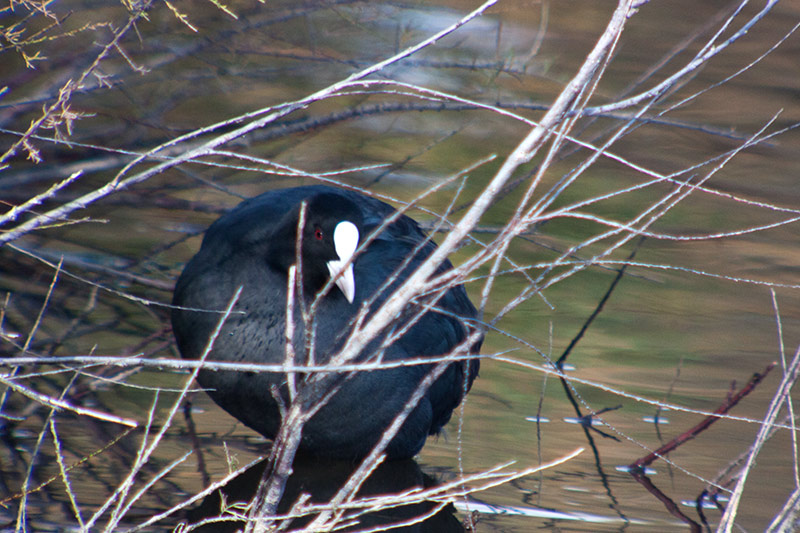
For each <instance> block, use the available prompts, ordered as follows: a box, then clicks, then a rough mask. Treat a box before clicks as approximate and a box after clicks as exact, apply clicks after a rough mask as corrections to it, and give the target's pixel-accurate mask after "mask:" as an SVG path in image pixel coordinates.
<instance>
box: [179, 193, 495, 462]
mask: <svg viewBox="0 0 800 533" xmlns="http://www.w3.org/2000/svg"><path fill="white" fill-rule="evenodd" d="M303 201H305V206H306V207H305V211H304V216H305V224H304V225H303V233H302V240H301V242H302V253H301V270H302V279H303V284H302V293H303V296H304V302H300V301H299V300H297V302H296V304H295V305H294V317H295V337H294V339H295V340H294V347H295V357H296V361H295V362H296V364H303V362H305V361H307V359H308V357H309V354H307V353H304V350H303V347H304V346H305V334H306V333H307V331H306V330H305V328H304V324H303V321H302V318H301V312H300V311H301V303H302V304H304V305H305V307H306V309H307V310H308V309H310V306H311V303H312V302H313V301H314V297H315V295H316V294H317V293H318V292H319V291H320V290H321V289H322V288H323V287H324V286H325V284H326V283H327V282H328V280H329V279H330V278H331V275H332V274H333V275H336V274H337V272H338V270H332V269H331V267H330V266H329V263H330V262H334V263H335V262H336V261H338V260H339V259H341V258H340V257H339V256H338V255H337V249H338V248H340V247H341V242H334V239H333V237H334V234H335V233H337V232H338V231H339V230H338V228H339V227H340V226H339V224H340V222H342V221H348V222H350V223H352V225H353V226H354V227H355V228H357V229H358V236H359V243H362V242H364V241H365V240H366V239H367V237H368V236H369V235H370V234H371V233H372V232H373V230H375V229H376V228H378V227H379V226H381V224H382V223H383V222H384V220H385V219H386V218H388V217H390V216H392V215H393V214H394V213H395V210H394V208H392V207H391V206H390V205H388V204H386V203H383V202H381V201H379V200H376V199H373V198H369V197H367V196H364V195H361V194H358V193H355V192H352V191H346V190H339V189H335V188H332V187H328V186H321V185H318V186H309V187H297V188H291V189H282V190H274V191H269V192H267V193H264V194H262V195H260V196H257V197H255V198H251V199H249V200H246V201H244V202H242V203H241V204H239V205H238V206H237V207H235V208H234V209H233V210H231V211H230V212H228V213H227V214H225V215H224V216H222V217H221V218H220V219H219V220H217V221H216V222H214V224H212V225H211V227H210V228H209V229H208V231H207V232H206V235H205V238H204V239H203V244H202V246H201V248H200V251H199V252H198V253H197V255H195V256H194V258H192V260H191V261H190V262H189V263H188V264H187V265H186V267H185V269H184V271H183V273H182V274H181V276H180V278H179V279H178V282H177V285H176V288H175V294H174V299H173V304H174V305H175V306H176V307H175V308H174V309H173V312H172V324H173V330H174V332H175V337H176V339H177V342H178V347H179V349H180V352H181V354H182V355H183V357H184V358H189V359H197V358H199V357H200V356H201V355H202V353H203V351H204V349H205V347H206V345H207V343H208V340H209V337H210V336H211V333H212V331H213V330H214V329H215V327H216V326H217V324H218V322H219V320H220V318H221V314H220V313H219V312H218V311H220V310H223V309H225V307H226V306H227V304H228V302H229V301H230V299H231V297H232V296H233V294H234V293H235V292H236V290H237V289H238V287H240V286H242V287H243V290H242V292H241V295H240V297H239V299H238V301H237V304H236V306H235V308H234V312H233V313H232V314H231V315H230V316H229V317H228V318H227V320H226V322H225V324H224V326H223V328H222V330H221V332H220V334H219V336H218V338H217V339H216V341H215V343H214V345H213V349H212V351H211V352H210V353H209V355H208V360H216V361H229V362H260V363H272V364H280V363H283V361H284V359H285V357H286V355H285V353H286V350H285V348H286V346H285V335H286V308H287V305H286V300H287V271H288V269H289V267H290V266H291V265H293V264H295V262H296V257H297V255H296V230H297V227H298V219H299V217H300V206H301V204H302V203H303ZM342 233H344V232H342ZM337 238H338V237H337ZM340 240H341V239H340ZM345 240H346V239H345ZM435 248H436V245H435V244H434V243H433V242H432V241H430V240H427V237H426V235H425V233H424V232H423V231H422V230H421V229H420V228H419V226H418V225H417V223H416V222H415V221H414V220H412V219H411V218H409V217H407V216H400V217H399V218H398V219H396V220H395V221H393V222H392V223H390V224H388V225H386V226H385V227H384V228H383V229H382V230H381V231H380V233H379V234H377V236H376V237H375V238H374V239H373V240H372V241H371V242H369V244H368V245H367V247H366V248H365V249H364V250H361V251H360V252H359V253H357V255H356V258H355V260H354V262H353V278H352V279H353V281H354V286H355V287H354V288H355V291H354V293H351V294H350V295H349V296H348V295H347V294H346V293H347V287H346V283H342V280H344V278H345V277H346V276H345V275H342V276H341V278H340V279H339V281H340V283H338V284H337V285H338V286H332V287H331V288H330V289H329V290H328V291H327V292H326V293H325V294H324V296H322V297H321V300H320V301H319V302H318V304H317V305H316V306H315V309H316V311H315V315H314V322H313V324H314V346H315V347H316V349H315V352H314V354H313V356H314V361H315V362H316V363H317V364H321V363H326V362H327V361H328V360H329V358H330V356H331V354H334V353H336V351H337V350H338V349H339V348H340V347H341V345H342V343H343V342H344V341H345V339H346V338H347V334H348V332H349V331H350V328H351V326H352V319H353V317H354V316H355V315H356V314H357V312H358V310H359V309H360V307H361V305H362V303H363V302H365V301H370V302H371V303H370V309H377V308H378V307H379V306H380V305H381V303H383V302H384V301H385V300H386V298H388V297H390V296H391V294H392V292H393V290H394V289H396V288H397V287H398V286H399V285H400V284H401V283H402V282H403V281H404V280H405V279H406V278H407V277H408V276H409V275H410V274H411V273H412V272H413V271H414V269H415V268H416V267H417V266H418V265H419V264H420V263H421V262H422V261H424V260H425V258H426V257H428V256H429V255H430V254H431V253H432V252H433V250H434V249H435ZM450 268H452V265H451V264H450V263H449V262H445V263H444V264H443V265H442V266H441V267H440V269H439V272H441V271H444V270H447V269H450ZM387 280H391V282H390V283H388V284H387V283H386V282H387ZM340 287H341V288H340ZM350 297H352V299H353V301H352V302H350V301H348V300H349V298H350ZM435 306H436V308H437V309H438V311H437V310H436V309H432V310H429V311H427V312H425V313H424V314H422V315H421V316H418V315H419V313H418V311H419V310H420V309H421V308H420V307H419V304H413V305H409V306H408V308H407V309H406V311H405V312H404V313H403V314H402V316H399V317H398V318H397V320H396V321H395V323H394V324H393V325H392V326H391V327H390V328H387V329H388V330H389V331H385V332H383V334H382V335H381V336H379V337H378V338H377V339H375V340H374V341H372V343H371V344H369V345H368V346H367V347H366V348H365V349H364V350H363V352H362V353H361V354H359V357H358V360H359V361H365V360H369V359H370V358H373V359H374V358H375V357H377V356H380V357H381V358H382V360H383V361H397V360H403V359H414V358H419V357H423V358H424V357H433V356H440V355H446V354H448V353H450V352H451V351H452V350H453V348H454V347H455V346H457V345H458V344H459V343H461V342H462V341H464V340H465V339H466V338H467V336H468V334H469V331H468V327H467V326H466V325H465V321H468V320H470V319H474V318H475V316H476V310H475V307H474V306H473V305H472V303H471V302H470V301H469V299H468V297H467V294H466V292H465V290H464V288H463V287H462V286H456V287H453V288H450V289H449V290H447V291H446V292H445V293H444V294H443V295H441V297H440V298H438V300H436V302H435ZM192 309H194V310H192ZM199 310H205V311H199ZM415 315H417V316H416V318H415V321H414V322H413V323H411V324H410V325H409V322H408V320H409V319H410V318H411V317H415ZM403 329H405V331H404V332H403V334H402V335H401V336H400V337H399V338H398V339H396V340H395V341H394V342H392V343H391V344H390V345H389V346H387V347H385V348H384V349H383V350H380V353H378V352H379V350H378V349H379V347H380V345H381V342H382V340H383V339H384V338H385V336H386V335H387V334H391V333H392V332H394V331H402V330H403ZM480 343H481V341H480V340H479V341H478V342H476V343H475V344H474V345H473V346H472V347H471V353H473V354H477V353H478V350H479V348H480ZM478 365H479V364H478V360H477V358H476V359H472V360H470V361H469V362H464V361H459V362H454V363H451V364H450V365H449V366H448V367H447V369H446V370H445V371H444V373H443V374H442V375H441V376H440V377H439V378H438V379H437V380H436V381H435V382H434V383H433V384H432V386H431V387H430V388H429V389H428V391H427V392H426V394H425V396H424V397H423V398H422V400H421V401H420V402H419V404H418V405H417V406H416V408H415V409H414V410H413V412H412V413H411V414H410V416H409V417H408V418H407V419H406V421H405V423H404V424H403V426H402V428H401V429H400V431H399V432H398V433H397V435H396V436H395V437H394V438H393V440H392V441H391V442H390V444H389V446H388V447H387V448H386V452H387V454H388V456H389V457H391V458H405V457H410V456H413V455H415V454H416V453H417V452H418V451H419V450H420V449H421V448H422V445H423V444H424V442H425V439H426V438H427V436H428V435H432V434H436V433H438V432H439V431H440V430H441V428H442V427H443V426H444V425H445V424H446V423H447V422H448V420H449V419H450V416H451V414H452V411H453V409H455V407H456V406H458V404H459V403H460V401H461V399H462V397H463V394H464V392H465V390H468V389H469V387H470V386H471V385H472V381H473V380H474V379H475V376H476V375H477V372H478ZM431 368H432V365H431V364H428V365H409V366H402V367H398V368H392V369H382V370H374V371H369V372H367V371H361V372H357V373H350V374H346V373H340V374H337V376H338V378H336V379H338V381H337V382H336V385H337V386H338V387H339V389H338V391H337V392H336V393H335V394H334V395H333V396H332V397H331V398H330V400H329V401H328V403H327V404H326V405H325V406H323V407H322V408H321V409H320V410H319V412H317V413H316V414H315V415H314V417H313V418H312V419H311V420H310V421H309V422H308V423H307V424H306V425H305V427H304V429H303V435H302V441H301V444H300V448H301V450H304V451H306V452H309V453H311V454H315V455H319V456H329V457H340V458H357V457H361V456H364V455H366V454H367V453H369V451H370V450H371V449H372V447H373V446H374V444H375V443H376V442H377V440H378V438H379V437H380V435H381V434H382V432H383V430H384V429H385V428H386V427H387V426H388V425H389V423H390V422H391V421H392V419H393V418H394V416H395V415H396V414H397V413H398V412H399V411H400V410H401V408H402V406H403V405H404V404H405V403H406V401H407V400H408V398H409V397H410V395H411V394H412V393H413V391H414V389H415V388H416V387H417V385H418V384H419V382H420V380H421V379H423V377H424V376H425V375H426V373H427V372H429V371H430V370H431ZM465 373H466V375H465ZM198 381H199V382H200V384H201V385H202V386H203V387H204V388H207V389H208V393H209V395H210V396H211V397H212V398H213V399H214V401H215V402H216V403H217V404H219V405H220V406H221V407H222V408H223V409H225V410H226V411H228V412H229V413H230V414H232V415H233V416H235V417H236V418H238V419H239V420H241V421H242V422H243V423H244V424H246V425H247V426H249V427H251V428H253V429H255V430H256V431H258V432H260V433H262V434H263V435H265V436H267V437H269V438H274V437H275V435H276V434H277V431H278V427H279V425H280V412H279V408H278V403H277V402H276V400H275V397H274V394H273V389H275V387H280V390H281V391H282V394H283V397H284V398H287V396H286V394H287V393H286V384H285V381H286V376H285V375H283V374H278V373H247V372H232V371H211V370H202V371H201V372H200V374H199V376H198ZM330 383H331V382H330V381H328V382H327V384H328V385H330Z"/></svg>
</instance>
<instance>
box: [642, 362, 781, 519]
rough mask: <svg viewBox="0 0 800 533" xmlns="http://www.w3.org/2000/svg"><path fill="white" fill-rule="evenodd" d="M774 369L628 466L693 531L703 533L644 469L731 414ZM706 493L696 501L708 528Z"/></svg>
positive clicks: (753, 378) (717, 503) (755, 378)
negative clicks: (705, 505)
mask: <svg viewBox="0 0 800 533" xmlns="http://www.w3.org/2000/svg"><path fill="white" fill-rule="evenodd" d="M774 367H775V363H774V362H773V363H770V364H769V365H767V367H766V368H765V369H764V371H763V372H762V373H760V374H759V373H756V374H753V377H752V378H750V381H749V382H748V383H747V385H745V386H744V387H742V388H741V389H740V390H739V391H738V392H737V393H736V394H733V395H729V396H728V398H726V399H725V401H724V402H723V403H722V405H720V406H719V407H718V408H717V409H716V410H715V411H714V413H713V414H712V415H709V416H707V417H706V418H704V419H703V420H702V421H701V422H700V423H699V424H697V425H695V426H694V427H692V428H690V429H688V430H687V431H684V432H683V433H681V434H680V435H678V436H677V437H675V438H674V439H672V440H671V441H669V442H667V443H666V444H664V445H663V446H661V447H660V448H658V449H657V450H655V451H654V452H652V453H650V454H648V455H646V456H644V457H640V458H639V459H637V460H636V461H634V462H633V463H631V464H630V465H628V471H629V472H630V474H631V476H633V478H634V479H635V480H636V481H638V482H639V483H641V484H642V486H644V487H645V488H646V489H647V490H648V492H650V493H651V494H653V495H654V496H655V497H656V498H658V500H659V501H661V502H662V503H663V504H664V506H665V507H666V508H667V510H668V511H669V512H670V513H671V514H672V515H674V516H676V517H678V518H680V519H681V520H683V521H684V522H686V523H687V524H689V526H690V527H691V528H692V531H700V530H701V527H700V524H698V523H697V522H695V521H694V520H692V519H690V518H689V517H687V516H686V515H685V514H683V513H682V512H681V511H680V509H678V506H677V505H676V504H675V502H674V501H672V499H671V498H669V497H668V496H667V495H665V494H664V493H663V492H661V490H659V489H658V488H657V487H656V486H655V485H654V484H653V482H652V481H650V479H649V478H648V477H647V476H646V475H645V467H647V466H649V465H650V464H652V463H653V461H655V460H656V459H657V458H659V457H663V456H665V455H667V454H668V453H670V452H672V451H673V450H675V449H677V448H678V447H679V446H681V445H682V444H684V443H686V442H688V441H690V440H692V439H693V438H695V437H696V436H697V435H699V434H700V433H702V432H703V431H705V430H706V429H708V427H709V426H711V424H713V423H714V422H716V421H717V420H719V419H720V415H724V414H727V412H728V411H730V410H731V409H732V408H733V407H734V406H735V405H736V404H737V403H739V401H740V400H742V399H743V398H744V397H745V396H747V395H748V394H750V393H751V392H752V391H753V390H754V389H755V388H756V386H758V384H759V383H761V381H762V380H763V379H764V378H765V377H766V376H767V374H769V372H770V371H771V370H772V369H773V368H774ZM705 493H706V491H703V493H702V494H701V495H700V497H698V499H697V513H698V515H699V516H700V519H701V520H702V522H703V524H704V525H705V526H706V527H708V521H707V520H706V517H705V514H704V513H703V511H702V506H703V501H704V496H705ZM712 501H713V502H714V503H715V505H717V506H718V507H720V504H719V502H718V501H717V500H716V498H714V499H713V500H712Z"/></svg>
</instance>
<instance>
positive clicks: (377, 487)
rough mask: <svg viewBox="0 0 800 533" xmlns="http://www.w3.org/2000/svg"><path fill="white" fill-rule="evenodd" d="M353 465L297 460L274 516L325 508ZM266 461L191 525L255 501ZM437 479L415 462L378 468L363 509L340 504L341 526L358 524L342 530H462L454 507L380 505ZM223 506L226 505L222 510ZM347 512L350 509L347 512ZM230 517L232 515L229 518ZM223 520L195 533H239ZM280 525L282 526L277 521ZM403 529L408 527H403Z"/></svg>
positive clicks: (234, 523)
mask: <svg viewBox="0 0 800 533" xmlns="http://www.w3.org/2000/svg"><path fill="white" fill-rule="evenodd" d="M356 466H358V465H354V464H352V463H349V462H345V461H330V460H320V459H313V458H303V457H298V458H296V459H295V462H294V464H293V466H292V475H291V476H290V477H289V479H288V480H287V483H286V491H285V493H284V496H283V498H282V499H281V503H280V504H279V505H278V509H277V513H278V514H280V515H286V514H287V513H289V512H290V511H291V510H292V506H293V505H294V504H295V503H296V502H298V500H299V499H300V498H301V497H302V498H304V499H305V498H306V497H308V500H304V501H307V502H308V503H318V504H325V503H327V502H329V501H331V499H332V498H333V497H334V496H335V495H336V494H337V492H338V491H339V490H340V489H341V488H342V487H343V486H344V485H345V483H346V482H347V481H348V479H350V476H351V474H352V473H353V471H354V470H355V468H356ZM265 467H266V460H265V461H262V462H260V463H257V464H256V465H254V466H252V467H250V468H249V469H247V470H246V471H245V472H243V473H242V474H240V475H239V476H238V477H236V478H234V479H233V480H231V481H230V482H228V483H227V484H226V485H225V486H224V487H222V488H221V489H219V490H218V491H215V492H214V493H213V494H211V495H210V496H208V497H207V498H206V499H205V500H203V503H202V504H201V505H200V506H198V507H197V508H195V509H192V510H191V511H190V512H189V513H187V519H188V521H189V523H190V524H195V523H200V522H201V521H204V520H205V521H209V520H210V519H211V518H215V517H219V516H220V509H222V508H223V507H224V506H228V507H234V506H236V505H237V504H240V505H243V504H247V503H248V502H250V500H251V499H252V498H253V496H254V494H255V492H256V489H257V488H258V484H259V481H260V480H261V477H262V474H263V472H264V468H265ZM435 483H436V482H435V480H434V479H433V478H432V477H431V476H429V475H427V474H424V473H423V472H422V470H420V468H419V466H418V465H417V463H416V462H414V461H413V460H405V461H387V462H385V463H382V464H381V465H379V466H378V467H377V468H376V469H375V471H374V472H372V474H371V475H370V476H369V477H368V478H367V479H366V481H364V483H363V484H362V485H361V488H360V489H359V491H358V493H357V495H356V498H355V503H356V504H358V503H360V500H362V499H364V500H366V499H369V501H368V502H366V504H363V506H360V505H354V504H353V502H352V501H350V499H348V503H350V505H344V506H342V507H341V508H340V509H341V510H342V511H343V512H344V518H343V519H342V523H347V522H349V521H350V520H356V524H355V525H353V526H351V527H349V528H345V529H342V530H341V531H354V530H364V529H372V528H374V529H375V530H381V529H389V528H390V526H391V530H392V531H400V532H407V533H411V532H420V533H422V532H431V533H434V532H441V533H456V532H463V531H466V530H465V529H464V526H463V525H462V524H461V520H460V518H459V517H458V516H456V513H455V508H454V507H453V505H452V504H447V505H441V504H440V503H438V502H434V501H423V502H419V503H412V504H406V505H402V504H397V503H395V502H384V503H382V502H381V501H380V500H381V498H380V497H381V496H384V497H387V496H392V495H396V494H402V493H409V494H410V493H412V492H419V491H420V490H422V489H426V488H429V487H431V486H434V485H435ZM223 502H224V505H223ZM347 507H349V508H350V510H349V511H347ZM231 514H232V513H231ZM315 517H316V514H312V515H310V516H303V517H299V518H295V519H293V520H289V521H288V522H289V525H288V526H283V527H289V528H292V529H297V528H301V527H304V526H306V525H307V524H308V523H310V522H311V521H312V520H313V519H314V518H315ZM227 518H228V520H226V521H213V522H208V523H207V524H206V525H205V526H202V527H199V528H197V529H195V531H206V532H213V531H220V532H222V531H237V529H241V527H242V525H243V523H242V522H241V521H238V520H236V519H235V518H234V517H232V516H230V514H228V517H227ZM278 524H279V525H280V524H281V522H278ZM402 524H406V525H402Z"/></svg>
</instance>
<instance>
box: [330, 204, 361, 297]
mask: <svg viewBox="0 0 800 533" xmlns="http://www.w3.org/2000/svg"><path fill="white" fill-rule="evenodd" d="M358 237H359V235H358V228H357V227H356V225H355V224H353V223H352V222H348V221H346V220H345V221H344V222H339V223H338V224H336V229H334V230H333V246H334V249H335V250H336V255H338V256H339V260H338V261H337V260H334V261H328V271H329V272H330V273H331V279H333V280H334V282H335V283H336V286H337V287H339V289H340V290H341V291H342V294H344V297H345V298H347V301H348V302H350V303H353V299H354V298H355V296H356V280H355V277H354V276H353V263H352V261H350V260H351V259H352V257H353V254H354V253H355V252H356V248H358ZM348 262H350V263H349V264H348V265H347V268H345V269H344V270H343V269H342V267H343V266H344V264H345V263H348Z"/></svg>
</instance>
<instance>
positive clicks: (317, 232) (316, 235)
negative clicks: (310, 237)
mask: <svg viewBox="0 0 800 533" xmlns="http://www.w3.org/2000/svg"><path fill="white" fill-rule="evenodd" d="M314 238H315V239H317V240H318V241H321V240H322V230H321V229H320V228H316V229H315V230H314Z"/></svg>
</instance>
